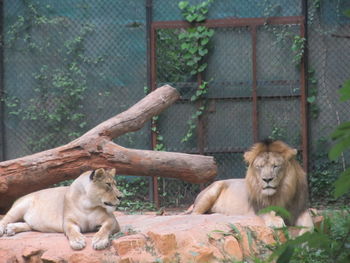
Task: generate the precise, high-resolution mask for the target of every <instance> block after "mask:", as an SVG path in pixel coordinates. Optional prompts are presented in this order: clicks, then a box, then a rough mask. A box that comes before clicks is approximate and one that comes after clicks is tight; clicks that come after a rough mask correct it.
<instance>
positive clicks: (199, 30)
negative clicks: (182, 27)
mask: <svg viewBox="0 0 350 263" xmlns="http://www.w3.org/2000/svg"><path fill="white" fill-rule="evenodd" d="M205 29H206V27H205V26H199V27H197V30H198V32H203V31H204V30H205Z"/></svg>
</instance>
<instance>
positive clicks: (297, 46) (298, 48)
mask: <svg viewBox="0 0 350 263" xmlns="http://www.w3.org/2000/svg"><path fill="white" fill-rule="evenodd" d="M305 41H306V39H305V38H304V37H301V36H294V38H293V44H292V47H291V50H292V52H293V54H294V57H293V63H294V64H295V65H297V66H298V65H300V63H301V59H302V58H303V55H304V50H305Z"/></svg>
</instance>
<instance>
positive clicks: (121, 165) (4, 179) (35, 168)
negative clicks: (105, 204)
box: [0, 85, 217, 213]
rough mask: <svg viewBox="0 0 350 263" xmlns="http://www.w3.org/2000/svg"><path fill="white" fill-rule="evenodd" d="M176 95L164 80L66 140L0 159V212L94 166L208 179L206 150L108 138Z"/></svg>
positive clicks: (211, 167) (211, 172)
mask: <svg viewBox="0 0 350 263" xmlns="http://www.w3.org/2000/svg"><path fill="white" fill-rule="evenodd" d="M178 98H179V94H178V92H177V91H176V89H174V88H172V87H170V86H168V85H166V86H163V87H161V88H158V89H157V90H155V91H154V92H152V93H150V94H149V95H147V96H146V97H145V98H143V99H142V100H140V101H139V102H138V103H136V104H135V105H134V106H132V107H131V108H129V109H128V110H126V111H124V112H122V113H120V114H118V115H116V116H115V117H112V118H111V119H109V120H107V121H105V122H103V123H101V124H99V125H98V126H96V127H95V128H93V129H91V130H90V131H88V132H87V133H85V134H84V135H82V136H81V137H79V138H78V139H76V140H74V141H72V142H70V143H68V144H66V145H63V146H60V147H57V148H54V149H50V150H47V151H43V152H39V153H36V154H33V155H29V156H25V157H22V158H18V159H14V160H9V161H5V162H1V163H0V213H1V212H4V211H6V210H7V209H8V208H9V207H10V206H11V205H12V203H13V201H14V200H15V199H17V198H18V197H20V196H23V195H25V194H27V193H30V192H33V191H36V190H40V189H43V188H46V187H49V186H51V185H53V184H55V183H58V182H61V181H64V180H68V179H74V178H76V177H77V176H79V175H80V174H81V173H82V172H84V171H87V170H91V169H96V168H99V167H105V168H112V167H115V168H116V169H117V172H119V173H122V174H129V175H140V176H160V177H171V178H178V179H181V180H184V181H188V182H193V183H203V182H207V181H209V180H211V179H213V178H214V177H215V176H216V173H217V167H216V164H215V161H214V158H213V157H211V156H202V155H193V154H184V153H174V152H157V151H150V150H134V149H127V148H125V147H122V146H120V145H117V144H115V143H113V142H112V141H111V139H113V138H116V137H118V136H120V135H122V134H125V133H127V132H130V131H136V130H138V129H141V128H142V127H143V125H144V124H145V123H146V122H147V121H149V120H150V119H151V118H152V117H153V116H155V115H158V114H160V113H161V112H162V111H163V110H165V109H166V108H167V107H169V106H170V105H171V104H172V103H174V102H175V101H176V100H177V99H178Z"/></svg>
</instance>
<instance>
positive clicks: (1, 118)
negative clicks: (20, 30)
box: [0, 0, 6, 161]
mask: <svg viewBox="0 0 350 263" xmlns="http://www.w3.org/2000/svg"><path fill="white" fill-rule="evenodd" d="M3 32H4V1H3V0H0V35H1V36H2V37H1V39H0V161H4V160H6V137H5V103H4V101H3V98H4V96H5V86H4V43H3V41H4V40H3V39H4V38H3V35H4V34H3Z"/></svg>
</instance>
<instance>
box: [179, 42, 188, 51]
mask: <svg viewBox="0 0 350 263" xmlns="http://www.w3.org/2000/svg"><path fill="white" fill-rule="evenodd" d="M189 48H190V44H188V43H182V44H181V49H182V50H186V49H189Z"/></svg>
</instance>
